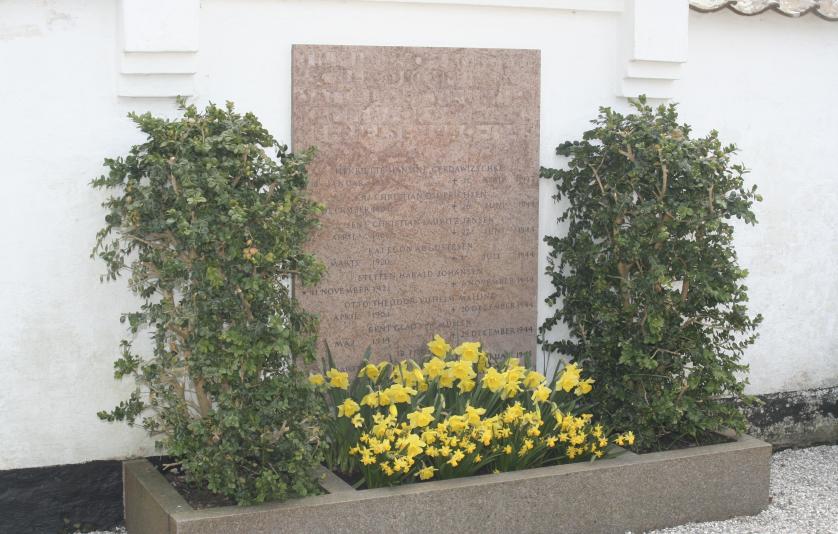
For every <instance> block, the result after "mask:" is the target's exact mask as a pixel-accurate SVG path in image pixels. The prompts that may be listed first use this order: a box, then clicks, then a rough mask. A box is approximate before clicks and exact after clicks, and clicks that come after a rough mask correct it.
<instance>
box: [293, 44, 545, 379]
mask: <svg viewBox="0 0 838 534" xmlns="http://www.w3.org/2000/svg"><path fill="white" fill-rule="evenodd" d="M292 55H293V142H294V148H295V150H303V149H305V148H307V147H310V146H314V147H316V148H317V156H316V157H315V159H314V161H313V162H312V163H311V165H310V176H311V184H310V191H311V195H312V197H313V198H314V199H316V200H317V201H319V202H322V203H323V204H324V205H325V207H326V208H325V211H324V213H323V215H322V217H321V220H322V227H321V229H320V230H318V231H317V232H316V233H315V235H314V237H313V240H312V242H311V245H310V248H311V250H312V251H313V252H314V253H316V254H317V255H318V256H319V257H320V258H321V260H323V261H324V262H325V264H326V267H327V269H328V272H327V274H326V276H325V277H324V278H323V280H322V281H321V282H320V283H319V284H318V285H317V286H314V287H309V288H299V287H298V289H297V296H298V297H299V298H300V300H301V302H302V304H303V306H305V307H306V308H307V309H309V310H311V311H314V312H317V313H318V314H319V315H320V340H321V341H320V343H321V348H322V347H323V344H324V343H328V345H329V348H330V349H331V352H332V354H333V356H334V358H335V360H336V362H337V364H338V365H339V366H344V367H354V366H357V365H358V364H359V363H360V359H361V357H362V355H363V354H364V352H365V350H366V349H367V348H368V347H369V348H371V349H372V357H373V360H375V361H378V360H383V359H388V358H393V359H400V358H406V357H412V358H416V357H420V356H421V355H422V354H424V353H426V352H427V348H426V346H425V343H427V341H428V340H429V339H430V338H431V337H433V335H434V334H437V333H438V334H440V335H442V336H444V337H446V339H448V341H449V342H450V343H452V345H453V344H455V343H459V342H460V341H470V340H479V341H482V342H483V344H484V348H485V349H486V350H488V351H489V352H490V354H491V355H492V356H494V357H495V358H501V357H506V356H514V357H520V358H526V357H528V356H534V354H535V352H534V351H535V348H536V340H535V337H536V283H537V277H536V275H537V272H536V271H537V257H536V251H537V247H538V146H539V137H538V136H539V84H540V79H539V70H540V56H539V52H538V51H537V50H507V49H464V48H411V47H368V46H318V45H296V46H294V48H293V53H292Z"/></svg>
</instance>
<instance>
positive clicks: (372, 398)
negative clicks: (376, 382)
mask: <svg viewBox="0 0 838 534" xmlns="http://www.w3.org/2000/svg"><path fill="white" fill-rule="evenodd" d="M361 406H369V407H370V408H375V407H377V406H378V393H376V392H375V391H372V392H370V393H367V394H366V395H364V396H363V397H361Z"/></svg>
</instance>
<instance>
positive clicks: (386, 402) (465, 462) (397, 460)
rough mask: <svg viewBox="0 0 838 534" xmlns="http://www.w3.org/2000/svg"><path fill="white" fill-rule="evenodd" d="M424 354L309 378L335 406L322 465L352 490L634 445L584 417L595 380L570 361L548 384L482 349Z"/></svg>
mask: <svg viewBox="0 0 838 534" xmlns="http://www.w3.org/2000/svg"><path fill="white" fill-rule="evenodd" d="M428 351H429V354H428V356H426V357H425V358H424V359H423V360H421V361H419V362H418V363H417V362H416V361H413V360H404V361H400V362H387V361H384V362H381V363H379V364H372V363H369V360H368V358H365V360H364V361H363V363H362V364H361V369H360V372H358V373H357V374H356V376H355V377H354V378H353V379H352V380H351V381H350V376H349V373H347V372H345V371H340V370H338V369H335V368H334V367H331V368H329V367H326V368H325V369H324V371H325V373H324V374H325V376H324V375H321V374H313V375H311V376H310V377H309V380H310V382H311V383H312V384H314V385H315V386H316V387H318V388H321V389H323V391H324V393H325V394H326V396H327V399H328V402H329V404H330V406H331V408H332V417H331V418H330V419H329V420H328V430H327V435H326V438H327V440H328V443H329V447H328V452H327V455H326V462H327V465H328V467H329V468H330V469H332V470H333V471H335V472H339V473H341V474H342V476H343V477H344V478H346V479H351V480H354V481H356V482H357V485H356V487H364V488H377V487H384V486H393V485H397V484H404V483H410V482H414V481H416V480H419V481H426V480H431V479H440V478H442V479H447V478H459V477H464V476H473V475H476V474H486V473H499V472H506V471H517V470H520V469H529V468H533V467H543V466H548V465H556V464H560V463H568V462H573V461H584V460H588V459H590V460H594V459H598V458H602V457H604V456H605V453H606V450H607V449H608V447H609V446H610V445H613V444H617V445H623V444H628V445H631V444H633V443H634V434H633V433H632V432H631V431H630V430H629V431H626V432H623V433H621V434H616V433H613V432H610V431H609V430H608V429H606V428H604V427H603V426H602V425H600V424H598V423H597V422H596V420H595V418H594V415H593V414H592V413H590V411H588V410H587V408H589V407H590V406H588V405H587V403H586V401H585V395H587V394H588V393H590V392H591V391H592V390H593V384H594V380H593V379H592V378H589V377H584V376H583V374H582V372H583V369H581V368H580V367H578V366H577V365H575V364H567V365H565V366H564V367H563V368H561V369H556V372H554V373H553V376H552V378H550V379H548V378H547V377H545V376H544V375H542V374H541V373H539V372H538V371H535V370H533V369H529V368H528V367H527V366H524V365H521V364H520V362H519V360H518V359H516V358H508V359H506V361H505V362H503V363H502V364H501V365H498V366H497V367H494V366H490V365H489V357H488V354H487V353H486V352H484V351H483V350H482V349H481V344H480V343H479V342H474V341H472V342H464V343H461V344H460V345H459V346H457V347H455V348H452V347H451V345H449V344H448V343H447V342H446V341H445V339H443V338H442V337H441V336H439V335H437V336H434V339H432V340H431V341H430V342H429V343H428ZM327 363H328V364H331V363H332V362H331V359H329V361H328V362H327Z"/></svg>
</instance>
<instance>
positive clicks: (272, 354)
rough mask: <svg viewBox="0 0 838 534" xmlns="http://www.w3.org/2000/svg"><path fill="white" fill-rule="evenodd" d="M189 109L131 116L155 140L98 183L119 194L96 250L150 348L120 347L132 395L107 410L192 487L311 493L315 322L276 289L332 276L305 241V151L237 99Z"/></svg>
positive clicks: (313, 208) (247, 496)
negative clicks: (240, 109)
mask: <svg viewBox="0 0 838 534" xmlns="http://www.w3.org/2000/svg"><path fill="white" fill-rule="evenodd" d="M180 109H181V110H182V112H183V116H182V117H180V118H178V119H175V120H165V119H162V118H157V117H152V116H151V115H149V114H144V115H136V114H131V115H129V116H130V117H131V119H132V120H133V121H134V122H135V123H136V124H137V126H138V127H139V129H140V130H141V131H142V132H143V133H145V134H146V135H147V140H146V142H145V143H143V144H141V145H136V146H134V147H133V148H132V149H131V150H130V152H129V154H128V155H127V156H125V157H124V158H122V157H119V158H116V159H107V160H105V165H106V166H107V167H108V168H109V173H108V174H107V175H106V176H102V177H100V178H98V179H96V180H94V181H93V186H94V187H97V188H102V189H107V190H110V191H111V192H112V195H113V196H111V197H110V198H109V199H108V200H107V201H106V202H105V203H104V204H103V206H104V207H106V208H107V210H108V213H107V215H106V217H105V226H104V228H102V230H101V231H100V232H99V233H98V235H97V242H96V246H95V248H94V250H93V255H95V256H98V257H99V258H101V259H102V260H103V261H104V262H105V264H106V266H107V275H106V276H103V279H104V278H108V279H116V278H117V277H118V276H119V275H120V274H121V273H122V271H123V270H126V269H127V270H128V271H130V279H129V285H130V287H131V289H132V291H133V292H134V293H135V294H136V295H138V296H139V297H140V299H141V302H142V305H141V306H140V309H139V311H135V312H131V313H126V314H124V315H123V316H122V321H123V322H124V321H127V323H128V326H129V328H130V332H131V334H132V336H133V337H134V338H136V336H137V334H138V333H141V332H150V334H151V339H152V345H153V354H151V355H150V357H146V358H143V357H141V356H140V355H138V354H136V353H135V351H134V349H133V348H132V341H131V340H123V341H122V348H121V353H122V355H121V357H120V358H119V359H118V360H117V361H116V362H115V370H116V372H115V375H116V378H117V379H120V378H122V377H124V376H128V375H131V376H133V377H134V379H135V381H136V384H137V389H136V390H135V391H134V393H133V394H132V395H131V396H130V398H129V399H127V400H126V401H123V402H121V403H120V404H119V405H118V406H117V407H116V408H115V409H113V410H112V411H110V412H101V413H100V414H99V416H100V417H101V418H103V419H106V420H108V421H115V420H125V421H127V422H128V423H129V424H131V425H133V424H135V422H136V420H137V419H141V421H142V426H143V427H144V428H145V429H146V430H148V432H149V433H150V434H152V435H155V436H160V437H161V439H160V440H159V441H158V442H157V445H158V446H159V447H161V448H164V449H165V450H166V451H167V452H168V454H171V455H173V456H175V457H176V458H178V459H179V460H180V461H181V462H182V463H183V467H184V469H185V471H186V473H187V476H188V479H189V480H191V481H192V482H195V483H205V484H206V485H207V486H208V488H209V489H210V490H211V491H213V492H216V493H221V494H224V495H226V496H228V497H230V498H232V499H234V500H236V501H237V502H239V503H241V504H245V503H255V502H261V501H265V500H273V499H283V498H285V497H287V496H288V495H290V494H299V495H305V494H307V493H312V492H317V491H318V489H317V484H316V481H315V480H314V479H313V478H312V476H311V474H310V472H311V469H312V467H313V466H315V465H317V464H318V462H319V461H320V460H321V457H322V451H321V448H320V431H321V415H322V413H323V403H322V399H321V397H320V395H319V394H318V393H316V392H315V391H314V389H313V388H312V387H311V386H310V385H309V384H308V383H307V382H306V380H305V375H304V374H303V373H302V372H301V371H300V370H299V369H298V368H297V367H296V365H295V362H297V361H300V360H302V361H306V362H309V361H312V359H313V354H314V343H315V331H316V326H317V324H316V319H315V317H313V316H312V315H310V314H308V313H306V312H305V311H303V310H302V309H301V308H300V306H299V304H298V303H297V301H296V300H295V299H294V298H293V295H292V294H291V292H290V290H289V288H288V285H287V284H285V283H283V280H286V279H287V277H289V276H292V275H294V276H296V277H297V278H298V279H299V280H301V281H302V282H303V283H313V282H315V281H316V280H317V279H318V278H319V277H320V275H321V273H322V271H323V267H322V265H321V264H320V263H319V262H318V261H317V260H316V259H315V258H314V257H313V256H311V255H309V254H307V253H305V252H304V251H303V248H302V247H303V244H304V242H305V241H306V238H307V235H308V233H309V230H311V229H312V228H313V227H314V226H315V225H316V224H317V219H316V215H317V214H318V213H319V211H320V206H319V205H318V204H316V203H314V202H312V201H311V200H309V199H308V198H307V197H306V195H305V194H304V190H305V187H306V184H307V175H306V163H307V161H308V159H309V154H301V155H295V154H291V153H289V152H288V151H287V149H286V147H284V146H280V145H277V143H276V141H275V140H274V139H273V137H271V135H270V134H269V133H268V132H267V131H266V130H265V129H264V128H263V127H262V125H261V124H260V123H259V121H258V120H257V119H256V117H254V116H253V115H252V114H250V113H248V114H245V115H240V114H237V113H235V112H234V111H233V106H232V104H230V103H228V104H227V107H226V108H219V107H216V106H214V105H212V104H210V105H209V106H208V107H207V108H206V109H205V110H204V111H203V112H199V111H198V110H196V108H195V107H194V106H188V107H187V106H186V105H185V104H184V103H183V101H181V102H180ZM268 148H276V150H277V158H278V162H277V161H275V160H274V159H272V158H271V157H270V156H269V155H268V154H267V153H266V149H268Z"/></svg>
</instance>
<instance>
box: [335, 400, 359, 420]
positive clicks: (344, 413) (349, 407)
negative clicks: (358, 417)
mask: <svg viewBox="0 0 838 534" xmlns="http://www.w3.org/2000/svg"><path fill="white" fill-rule="evenodd" d="M360 409H361V407H360V406H358V403H357V402H355V401H354V400H352V399H346V400H345V401H343V404H339V405H338V417H352V416H353V415H355V414H356V413H358V411H359V410H360Z"/></svg>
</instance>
